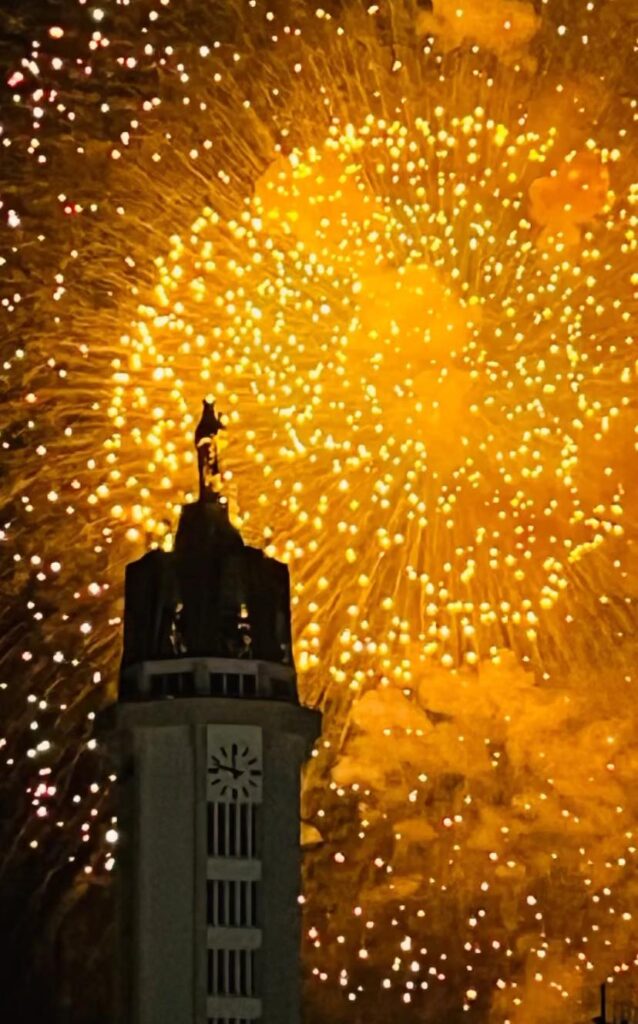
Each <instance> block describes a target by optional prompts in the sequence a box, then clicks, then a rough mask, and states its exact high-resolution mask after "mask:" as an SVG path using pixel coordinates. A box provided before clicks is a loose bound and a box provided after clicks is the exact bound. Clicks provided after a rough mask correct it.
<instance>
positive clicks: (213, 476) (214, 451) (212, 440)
mask: <svg viewBox="0 0 638 1024" xmlns="http://www.w3.org/2000/svg"><path fill="white" fill-rule="evenodd" d="M202 405H203V409H202V417H201V419H200V421H199V423H198V424H197V427H196V429H195V448H196V450H197V468H198V471H199V500H200V501H211V500H212V501H214V500H215V498H216V496H217V494H218V493H219V490H220V481H221V473H220V469H219V442H218V440H217V438H218V435H219V432H220V430H225V429H226V427H225V426H224V424H223V422H222V420H221V419H220V417H219V416H218V415H217V413H216V412H215V403H214V402H208V401H207V400H206V399H204V401H203V402H202Z"/></svg>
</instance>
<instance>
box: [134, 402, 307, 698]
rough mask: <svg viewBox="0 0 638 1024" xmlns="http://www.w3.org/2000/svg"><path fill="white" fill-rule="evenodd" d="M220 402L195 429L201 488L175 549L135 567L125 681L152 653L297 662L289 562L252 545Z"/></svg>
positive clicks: (187, 508)
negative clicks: (229, 463)
mask: <svg viewBox="0 0 638 1024" xmlns="http://www.w3.org/2000/svg"><path fill="white" fill-rule="evenodd" d="M224 429H225V427H224V424H223V422H222V419H221V418H220V416H218V414H217V413H216V411H215V407H214V403H212V402H207V401H204V405H203V411H202V417H201V420H200V422H199V424H198V425H197V428H196V430H195V447H196V450H197V455H198V473H199V497H198V499H197V501H195V502H192V503H189V504H186V505H184V506H183V508H182V511H181V514H180V518H179V525H178V528H177V533H176V537H175V545H174V549H173V551H170V552H166V551H157V550H156V551H149V552H147V554H145V555H144V556H143V557H142V558H140V559H138V561H136V562H132V563H131V564H130V565H129V566H128V567H127V570H126V585H125V609H124V651H123V658H122V682H123V683H124V679H125V676H126V675H127V672H128V670H129V668H131V667H132V666H135V665H140V664H142V663H144V662H148V661H157V660H166V659H184V658H224V659H239V658H248V659H254V660H262V661H269V662H273V663H279V664H282V665H289V666H291V667H292V654H291V650H292V642H291V627H290V584H289V577H288V568H287V566H286V565H284V564H283V563H281V562H278V561H276V560H275V559H273V558H268V557H267V556H266V555H265V554H264V553H263V551H261V550H259V549H258V548H254V547H250V546H249V545H247V544H245V543H244V541H243V539H242V536H241V534H240V532H239V530H238V529H237V528H236V527H235V526H234V525H233V523H232V522H231V521H230V518H229V515H228V507H227V504H226V502H225V500H224V496H223V494H222V490H221V472H220V466H219V448H218V441H217V438H218V435H219V432H220V431H221V430H224Z"/></svg>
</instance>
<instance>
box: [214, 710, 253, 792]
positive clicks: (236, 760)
mask: <svg viewBox="0 0 638 1024" xmlns="http://www.w3.org/2000/svg"><path fill="white" fill-rule="evenodd" d="M207 746H208V750H207V763H206V773H207V783H206V788H207V793H208V799H209V800H214V801H223V802H230V801H235V800H240V801H250V802H256V803H260V802H261V795H262V777H263V766H262V752H261V729H257V728H255V727H253V726H243V727H240V726H236V727H235V726H208V744H207Z"/></svg>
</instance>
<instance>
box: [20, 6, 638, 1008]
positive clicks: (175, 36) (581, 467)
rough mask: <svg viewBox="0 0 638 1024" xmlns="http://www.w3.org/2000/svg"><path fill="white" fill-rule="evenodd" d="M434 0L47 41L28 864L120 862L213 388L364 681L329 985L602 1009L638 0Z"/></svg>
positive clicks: (422, 997) (235, 16) (157, 18)
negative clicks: (163, 568) (169, 564)
mask: <svg viewBox="0 0 638 1024" xmlns="http://www.w3.org/2000/svg"><path fill="white" fill-rule="evenodd" d="M430 6H431V5H425V7H424V8H420V7H419V6H418V5H413V4H411V3H409V2H408V0H405V2H401V3H399V2H395V3H383V4H379V5H368V8H367V9H366V8H365V7H362V6H361V5H359V4H354V3H352V4H350V3H345V4H340V5H335V6H332V7H331V8H330V9H327V8H326V9H321V8H318V9H316V10H315V9H312V10H311V9H309V8H308V7H307V6H306V5H302V6H301V7H300V8H295V7H294V6H292V7H287V6H285V5H281V6H278V5H275V4H273V5H272V9H267V7H266V6H264V5H261V4H260V3H256V2H255V3H253V2H250V3H247V4H245V5H244V4H237V5H236V7H234V8H233V9H232V10H233V13H232V16H231V13H230V10H231V9H230V8H224V10H222V9H221V8H220V9H219V10H218V9H217V8H216V7H212V8H210V9H209V8H208V7H207V8H206V11H203V10H200V9H199V7H198V6H197V5H196V4H189V5H184V6H183V8H181V7H180V9H179V10H173V9H172V8H171V6H170V5H169V4H168V3H162V4H160V5H158V9H157V10H155V9H153V8H152V7H151V6H150V5H143V4H137V5H136V4H132V5H128V4H122V5H113V6H112V7H111V6H107V5H104V7H103V8H102V7H99V8H92V9H87V8H83V6H82V5H80V7H79V8H78V10H77V12H74V14H73V15H72V16H69V24H68V25H57V24H56V25H46V26H44V27H43V26H42V24H40V25H39V26H38V33H39V36H38V38H39V39H40V42H38V43H37V45H36V44H33V51H32V52H31V53H26V51H25V55H24V56H23V58H22V60H19V59H16V60H15V67H14V69H13V70H12V71H11V72H10V75H9V77H8V81H7V90H8V92H9V94H10V100H9V102H8V103H7V104H6V108H7V109H6V118H5V123H6V128H5V136H4V138H5V146H6V150H7V154H8V163H7V182H6V189H5V200H4V207H3V211H4V212H5V213H6V223H7V232H8V234H9V236H10V237H9V243H10V244H9V246H8V247H7V253H6V257H5V263H4V267H5V271H6V282H7V284H6V286H5V292H4V295H5V297H4V300H3V305H4V308H5V312H6V314H7V323H8V325H9V328H10V340H8V341H7V351H6V361H5V364H4V368H5V375H6V381H7V389H8V395H9V397H10V399H11V400H10V401H9V402H7V403H6V404H5V406H4V408H3V411H2V420H3V439H4V448H5V457H6V466H7V473H6V482H5V491H4V499H5V508H6V512H5V516H4V519H5V522H6V525H5V536H4V541H5V549H6V572H5V577H4V579H5V586H6V593H7V595H11V596H12V598H13V602H12V610H8V611H7V612H6V613H5V621H6V627H5V636H6V639H5V647H4V651H5V654H4V658H5V661H4V664H5V671H6V687H7V694H6V695H7V700H8V715H7V718H8V728H7V739H6V749H7V751H8V755H7V756H8V761H7V764H8V768H9V769H10V771H9V773H8V778H9V781H8V783H7V789H6V792H7V794H8V799H11V801H12V806H13V807H15V805H16V801H17V803H18V805H19V808H20V809H19V811H17V812H16V813H14V814H13V815H12V827H11V846H10V849H11V855H10V856H9V857H8V858H7V863H8V864H9V865H12V864H15V863H22V862H24V859H25V857H26V856H27V854H28V856H29V857H31V858H32V864H31V865H30V867H29V870H30V871H31V872H33V876H32V877H35V878H38V877H40V878H42V879H43V880H44V878H47V884H46V885H43V889H44V890H47V889H48V890H52V891H54V892H55V893H56V894H59V893H62V892H65V891H66V890H67V889H68V887H69V885H71V882H70V881H69V880H70V879H72V878H73V877H77V876H76V872H77V869H78V865H79V871H80V877H82V878H84V880H87V879H91V878H96V879H100V878H102V877H103V875H104V872H105V869H106V870H107V871H108V870H110V869H111V867H112V866H113V856H112V853H111V852H110V843H111V842H112V841H113V836H116V830H115V829H114V827H113V826H114V824H115V822H114V821H110V818H109V816H110V814H111V810H112V809H106V808H107V804H106V803H105V792H106V789H107V788H108V787H107V785H106V775H107V769H105V768H104V767H103V766H102V765H101V764H100V762H99V760H96V759H95V753H94V750H95V746H96V741H95V739H94V738H91V719H92V717H93V716H94V714H95V711H96V710H97V708H98V707H99V706H100V705H101V704H102V703H103V702H104V701H105V700H107V699H108V692H107V691H108V687H109V685H110V684H112V682H113V679H114V674H115V664H116V658H117V654H116V651H117V643H118V636H119V595H120V589H121V580H122V575H123V565H124V563H125V562H126V561H129V560H130V559H131V558H133V557H135V556H136V555H137V554H139V553H140V552H141V551H142V550H143V549H144V548H145V547H146V546H148V545H149V544H160V545H170V543H171V535H172V530H173V527H174V523H175V519H176V514H177V512H178V509H179V505H180V503H181V501H182V500H183V499H184V498H185V497H186V496H188V493H189V490H190V489H191V488H192V487H193V485H194V475H195V474H194V470H193V455H192V452H191V451H190V448H189V444H190V442H189V436H190V434H191V432H192V425H193V413H194V412H196V411H197V409H198V406H199V401H200V399H201V396H202V394H203V393H208V392H210V393H211V394H213V395H214V396H215V397H216V398H217V399H218V404H219V407H220V408H221V409H222V410H224V412H225V413H226V416H227V420H228V428H229V429H228V438H229V444H228V448H227V450H226V451H225V452H224V465H225V487H226V489H227V492H228V495H229V498H230V500H231V504H232V506H233V509H234V511H233V514H234V516H235V517H236V520H237V522H238V523H239V524H240V525H241V528H242V530H243V532H244V535H245V536H247V537H249V538H250V539H251V540H252V541H258V542H260V543H263V544H264V545H265V546H266V547H267V548H268V552H269V553H270V554H275V555H276V556H277V557H280V558H284V559H285V560H286V561H288V562H289V564H290V568H291V574H292V580H293V593H294V599H293V600H294V616H295V629H296V636H297V638H298V639H297V649H296V660H297V666H298V669H299V672H300V676H301V688H302V692H303V694H304V696H305V698H306V699H307V700H309V701H312V702H320V703H321V704H322V705H323V707H324V708H325V710H326V712H327V728H326V734H325V737H324V740H323V745H322V746H321V747H320V749H319V751H318V756H317V757H316V758H315V760H314V762H313V766H312V769H311V771H310V773H309V778H308V780H307V787H306V797H305V806H304V815H305V819H306V825H305V839H306V841H307V844H308V846H309V854H308V870H307V881H308V886H307V918H308V942H307V948H306V962H307V965H308V970H309V979H310V982H309V986H308V1003H309V1007H310V1010H309V1012H310V1013H311V1014H312V1013H313V1012H316V1014H317V1018H318V1019H319V1018H320V1017H321V1015H322V1014H325V1012H326V1010H327V1009H328V1010H329V1012H330V1013H331V1014H332V1016H333V1018H334V1019H344V1020H349V1019H353V1018H352V1013H355V1012H360V1013H365V1015H366V1019H374V1013H375V1012H378V1013H379V1014H380V1015H381V1016H380V1018H379V1019H386V1017H387V1015H388V1014H389V1013H390V1012H395V1011H396V1008H397V1007H402V1012H403V1013H404V1015H405V1019H412V1018H410V1017H409V1014H410V1013H413V1014H414V1015H415V1016H414V1019H415V1020H416V1019H424V1017H425V1018H427V1019H429V1017H428V1015H429V1014H431V1019H434V1018H435V1017H436V1016H437V1015H441V1014H442V1013H443V1014H446V1015H447V1017H448V1018H449V1019H454V1015H455V1014H456V1013H457V1012H458V1013H459V1014H460V1015H462V1014H463V1012H464V1011H468V1012H469V1011H470V1010H471V1013H472V1014H473V1015H474V1016H476V1017H478V1018H479V1019H484V1020H487V1019H490V1020H493V1021H497V1020H499V1021H500V1020H512V1021H517V1022H523V1021H525V1022H527V1021H536V1020H540V1019H542V1020H544V1021H547V1020H550V1019H556V1020H559V1019H564V1014H565V1013H566V1012H571V1013H572V1015H573V1012H575V1009H574V1008H575V1006H576V1004H577V1003H578V1001H579V1000H580V999H581V996H582V993H583V992H584V993H585V997H587V995H588V991H587V990H588V985H589V984H590V981H591V988H592V990H593V989H594V988H595V984H596V982H597V981H599V980H601V979H602V978H604V977H605V976H606V975H607V974H610V973H611V976H612V977H613V976H614V971H616V972H617V973H618V972H620V973H622V972H623V971H624V970H625V969H626V968H627V967H628V964H630V963H631V962H632V961H633V959H634V957H635V955H636V949H635V942H636V940H637V939H638V934H637V933H636V931H635V928H634V926H633V924H632V916H631V901H632V895H633V891H634V888H635V885H636V875H635V872H634V870H633V868H632V855H633V853H634V849H633V847H632V845H631V844H632V841H633V830H634V828H635V820H636V814H638V807H637V806H634V804H635V801H634V800H633V798H632V796H631V779H632V773H633V769H634V763H635V758H636V751H635V746H634V745H632V734H633V733H634V732H635V729H634V724H635V711H634V707H633V700H632V697H631V694H632V688H633V674H632V673H633V662H634V659H635V640H634V638H633V632H634V630H635V612H634V608H633V604H632V600H633V598H634V595H635V581H636V566H635V547H634V537H635V529H636V513H637V509H636V503H635V498H634V495H633V493H632V487H631V482H632V480H633V478H634V475H635V472H636V468H637V467H636V463H637V456H636V407H635V392H634V389H635V372H636V371H635V346H634V336H633V333H632V330H633V322H634V319H635V315H636V306H637V299H636V273H635V260H636V244H637V243H636V221H637V217H636V213H635V204H636V201H637V199H638V188H637V186H636V185H635V184H634V183H633V179H634V178H635V167H636V156H635V153H636V149H635V137H636V132H635V117H636V115H635V111H636V101H635V99H634V98H633V97H632V96H631V95H627V81H628V77H627V75H628V72H627V68H628V66H629V64H628V61H629V59H630V55H631V31H632V28H631V26H632V21H631V17H630V14H629V11H628V8H627V10H625V7H624V5H623V4H618V5H616V7H615V10H614V11H613V12H612V11H611V10H610V9H609V8H610V5H606V6H602V7H601V8H600V10H599V9H598V6H597V5H594V4H592V3H590V4H582V5H578V6H577V9H572V8H575V5H570V7H569V9H568V8H567V6H566V5H563V4H561V3H560V2H558V0H555V2H550V3H547V4H544V5H541V8H540V10H536V9H535V8H534V7H533V6H532V5H531V4H527V3H523V2H519V0H504V2H503V3H502V4H498V5H497V4H494V3H490V4H488V5H487V7H486V9H485V10H484V9H483V7H481V10H480V11H479V6H478V5H477V3H476V2H475V0H472V2H467V3H464V4H463V5H462V6H459V7H455V6H454V5H451V4H448V3H446V2H443V0H441V2H437V3H435V4H434V5H433V7H432V9H430ZM426 8H427V9H426ZM634 28H635V26H634ZM43 33H44V34H43ZM16 45H17V44H16ZM612 47H613V52H612ZM25 616H26V618H27V620H28V622H29V625H28V626H25ZM18 666H19V670H20V671H19V673H18V671H17V668H18ZM12 678H15V679H17V680H18V682H15V683H13V684H11V685H10V681H11V679H12ZM105 684H106V685H105ZM107 832H108V836H109V837H110V839H108V840H106V847H105V840H104V836H105V835H106V833H107ZM82 840H84V842H82ZM29 848H31V852H29ZM69 859H70V861H71V863H70V866H69V867H65V862H66V861H67V860H69ZM10 869H11V868H8V870H10ZM57 898H58V897H57V895H56V899H57ZM380 1000H382V1001H380ZM352 1004H354V1006H352ZM566 1006H567V1007H569V1008H570V1009H569V1010H566ZM313 1008H316V1009H313ZM359 1008H361V1009H359ZM375 1008H378V1009H375ZM561 1014H562V1015H563V1017H561ZM552 1015H553V1016H552Z"/></svg>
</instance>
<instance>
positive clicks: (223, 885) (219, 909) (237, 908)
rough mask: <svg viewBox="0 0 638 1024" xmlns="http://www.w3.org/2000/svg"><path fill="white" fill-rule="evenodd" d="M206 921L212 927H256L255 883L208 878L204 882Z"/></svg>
mask: <svg viewBox="0 0 638 1024" xmlns="http://www.w3.org/2000/svg"><path fill="white" fill-rule="evenodd" d="M206 921H207V923H208V924H209V925H211V926H212V927H222V928H224V927H226V928H254V927H256V926H257V883H256V882H246V881H239V880H234V879H231V880H226V879H218V878H215V879H212V880H209V881H208V882H207V883H206Z"/></svg>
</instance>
